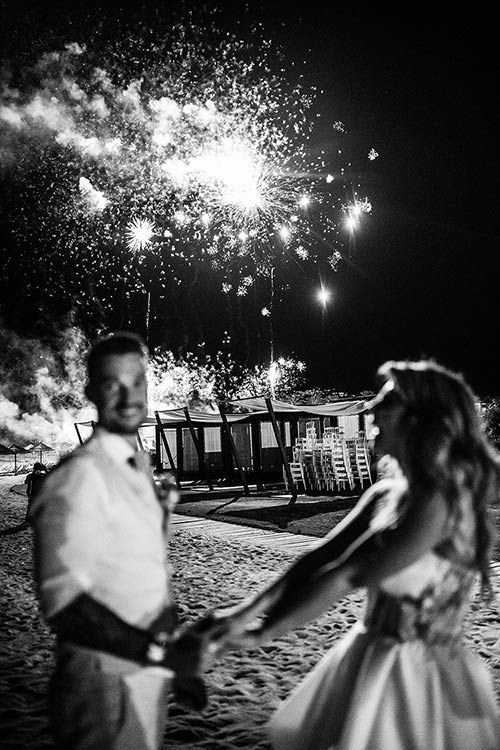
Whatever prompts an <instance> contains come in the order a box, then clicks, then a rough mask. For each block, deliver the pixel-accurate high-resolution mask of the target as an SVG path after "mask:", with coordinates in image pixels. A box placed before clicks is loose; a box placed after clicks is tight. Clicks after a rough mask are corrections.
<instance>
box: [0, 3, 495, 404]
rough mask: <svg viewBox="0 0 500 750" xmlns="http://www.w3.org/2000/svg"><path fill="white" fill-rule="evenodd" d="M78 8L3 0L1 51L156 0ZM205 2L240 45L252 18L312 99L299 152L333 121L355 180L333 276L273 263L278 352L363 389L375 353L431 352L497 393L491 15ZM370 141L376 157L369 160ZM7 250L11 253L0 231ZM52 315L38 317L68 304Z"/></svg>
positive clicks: (15, 301) (316, 377)
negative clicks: (355, 210) (355, 206)
mask: <svg viewBox="0 0 500 750" xmlns="http://www.w3.org/2000/svg"><path fill="white" fill-rule="evenodd" d="M84 5H85V7H84V8H80V7H77V8H75V7H74V6H75V3H73V2H69V1H68V2H53V3H50V4H47V5H46V6H45V7H44V4H43V3H41V2H22V0H19V1H18V2H13V1H12V0H7V1H4V2H2V3H1V7H2V19H1V20H2V28H3V32H2V35H3V39H2V41H3V48H4V50H5V54H6V57H7V58H10V59H11V60H14V61H16V60H17V63H18V64H20V61H21V62H22V59H23V55H26V54H28V52H27V51H28V50H29V49H30V45H31V46H33V44H35V46H36V45H39V48H40V49H41V46H42V45H41V42H40V40H41V39H43V40H44V42H43V43H44V44H45V43H48V41H49V40H50V38H51V35H53V37H54V40H56V41H60V40H61V39H64V38H66V39H67V40H68V41H69V40H76V39H78V40H81V41H84V40H85V35H86V34H87V33H88V30H89V29H91V28H92V26H93V24H95V22H96V20H97V19H98V18H99V17H100V16H102V15H106V16H107V17H108V18H113V16H114V15H115V14H116V15H117V16H120V17H122V18H123V17H124V16H125V17H126V16H127V15H130V17H134V16H137V14H140V13H142V14H143V17H144V18H147V17H148V14H151V16H153V15H154V14H153V10H152V8H153V7H154V6H155V5H156V6H160V5H161V3H156V4H154V3H150V4H146V5H145V6H143V7H142V8H141V6H140V4H139V5H137V4H135V6H134V9H133V10H130V9H129V8H127V7H125V6H124V4H123V3H111V2H108V3H104V4H102V3H100V4H99V3H93V2H87V3H85V4H84ZM177 5H180V4H179V3H177ZM185 5H186V8H187V7H188V4H185ZM209 5H210V4H209ZM212 5H214V6H215V5H216V6H218V7H220V8H221V9H222V10H223V13H222V14H221V16H220V22H221V23H222V24H224V25H225V27H227V29H228V30H232V31H234V32H235V33H236V34H237V35H238V36H240V37H245V35H246V36H247V37H248V38H251V35H252V28H253V24H255V23H256V22H259V23H261V24H262V30H263V34H264V35H265V36H266V37H268V38H271V39H274V40H275V41H276V45H277V46H280V47H281V48H282V50H283V60H282V61H281V62H280V61H279V60H276V63H275V64H276V66H277V68H280V67H282V68H284V69H285V70H287V71H288V75H291V76H293V75H296V74H297V73H298V72H301V73H303V75H304V77H305V81H306V83H307V84H309V85H314V86H316V87H317V88H318V91H319V93H318V95H317V99H316V102H315V104H314V107H315V110H316V111H318V112H320V113H321V118H319V119H318V122H317V125H316V126H315V128H314V131H313V133H312V135H311V139H310V143H309V147H310V150H312V151H313V152H314V151H316V152H317V153H318V154H319V153H320V152H321V151H324V152H326V153H329V152H330V151H332V149H334V148H335V147H336V141H335V135H334V133H333V130H332V126H331V124H332V122H335V121H341V122H342V123H344V125H345V128H346V132H347V136H346V138H345V148H346V153H347V152H348V157H349V159H350V163H351V164H352V171H353V176H354V178H355V179H356V180H358V181H359V183H360V184H361V188H360V194H361V195H363V196H365V195H366V196H368V197H369V199H370V201H371V203H372V206H373V209H372V212H371V213H370V214H367V215H366V216H363V220H362V222H361V225H360V227H359V229H358V230H357V231H356V233H355V236H354V238H353V239H352V240H351V241H350V242H349V240H348V239H347V237H346V244H345V247H344V252H343V255H344V259H343V261H342V262H341V263H340V264H339V266H338V269H337V270H336V271H335V272H334V271H333V270H332V269H331V268H330V267H328V266H327V265H326V264H321V263H319V264H318V265H317V266H316V267H314V266H308V268H307V272H305V271H304V270H302V269H301V268H298V267H295V266H293V267H291V268H279V267H277V269H276V283H277V292H276V299H275V304H274V308H273V329H274V351H275V356H277V357H278V356H295V357H296V358H298V359H301V360H303V361H305V362H306V364H307V370H308V375H309V382H310V385H317V386H323V387H328V388H338V389H341V390H345V391H348V392H351V393H357V392H359V391H361V390H363V389H369V388H371V387H372V385H373V373H374V371H375V369H376V367H377V366H378V365H379V364H381V363H382V362H383V361H384V360H385V359H387V358H404V357H412V358H413V357H420V356H428V357H434V358H436V359H437V360H438V361H440V362H442V363H443V364H445V365H448V366H450V367H452V368H453V369H457V370H460V371H462V372H463V373H464V374H465V376H466V377H467V379H468V380H469V381H470V383H471V385H472V386H473V388H474V389H475V390H476V391H477V392H478V393H479V394H480V395H483V396H486V395H498V394H499V393H500V383H499V378H498V376H497V361H498V356H497V352H496V350H497V339H498V335H497V330H498V319H499V316H498V312H497V306H498V278H499V270H500V260H499V249H500V248H499V235H500V231H499V228H498V227H499V223H498V218H497V213H498V198H499V191H498V188H497V184H498V177H497V162H498V145H497V138H498V132H499V130H498V124H499V123H498V116H497V113H496V111H497V110H498V73H497V70H498V65H497V62H496V59H495V48H496V43H495V40H494V38H493V34H494V30H493V28H492V25H491V24H488V19H483V18H473V19H472V20H471V18H470V17H469V16H470V11H469V13H467V14H465V13H464V14H461V13H460V12H459V11H457V10H455V11H454V12H453V16H452V17H451V18H446V19H433V18H432V16H431V15H428V14H424V11H423V10H420V11H419V13H416V14H415V16H414V17H407V16H405V17H403V15H401V16H395V15H393V14H392V13H389V12H382V13H380V14H376V13H375V12H362V11H361V10H358V9H357V8H355V7H353V8H348V7H347V6H345V5H343V6H342V8H341V9H340V8H339V7H338V4H334V3H331V4H330V6H329V7H330V10H325V8H326V7H327V6H326V4H325V3H323V2H318V1H317V0H309V1H307V2H304V3H302V4H298V3H282V2H265V1H264V0H262V2H248V3H243V2H237V1H236V0H233V2H227V3H213V4H212ZM292 63H293V65H292ZM370 148H373V149H375V150H376V152H377V153H378V154H379V156H378V158H377V159H376V160H375V161H374V162H373V163H372V164H370V165H367V163H366V154H367V151H368V149H370ZM4 230H5V226H4ZM5 231H8V227H7V230H5ZM7 246H8V247H9V248H10V250H9V252H11V253H12V245H9V240H7ZM320 283H323V284H324V285H325V286H326V287H327V288H328V289H329V290H330V291H331V300H330V301H329V303H328V305H327V307H326V309H325V310H323V309H322V307H321V305H320V304H319V303H318V301H317V300H316V298H315V294H316V291H317V289H318V287H319V285H320ZM207 284H208V282H207ZM15 285H16V290H17V291H16V293H15V294H14V292H13V291H12V284H8V285H7V284H4V286H3V289H2V294H3V300H2V310H1V314H2V316H3V318H4V320H5V321H6V323H7V325H10V326H11V327H12V328H14V329H17V330H19V331H20V332H21V333H25V334H28V333H31V332H32V331H33V330H34V331H36V330H39V329H40V320H39V319H38V318H37V314H36V310H35V308H36V307H37V306H39V303H40V300H39V298H37V300H36V304H35V305H34V307H33V303H32V301H30V299H29V294H28V295H27V296H26V298H25V299H24V298H23V294H24V292H23V284H22V279H20V278H19V277H18V278H17V279H16V282H15ZM215 300H216V293H215V292H214V289H213V288H212V286H210V285H209V284H208V286H207V288H206V289H205V290H204V292H200V295H199V300H198V303H197V305H198V309H197V311H196V315H197V317H198V318H199V319H200V321H201V322H200V327H201V329H203V330H202V335H203V338H204V340H205V341H206V342H207V345H208V346H209V347H210V346H212V347H214V348H215V347H217V344H218V343H219V342H220V339H221V335H222V333H221V332H222V330H223V328H224V315H225V312H224V310H225V308H224V300H222V301H221V302H220V303H219V302H217V303H216V301H215ZM152 303H153V307H154V311H153V314H155V311H156V312H157V313H158V315H157V316H156V317H155V318H154V320H152V323H151V338H152V341H151V343H152V344H153V346H154V345H158V344H161V343H166V344H169V343H172V341H171V340H170V338H169V337H168V336H165V334H164V330H163V328H164V326H165V325H168V324H169V323H168V316H163V317H162V315H161V314H160V313H161V311H160V306H161V305H164V304H166V303H165V301H161V300H160V299H159V298H158V299H155V298H154V297H153V298H152ZM254 303H255V300H254ZM141 304H143V303H141ZM245 304H246V301H245V300H242V302H241V314H242V315H243V316H245V315H246V313H245ZM250 304H251V303H250V300H248V305H249V310H248V320H249V321H250V322H249V325H251V313H250ZM30 305H31V308H30ZM195 306H196V305H195ZM14 308H16V310H17V311H16V312H15V311H14ZM50 309H51V310H52V313H50V312H49V313H46V315H50V314H53V315H56V316H57V314H60V315H63V314H64V313H66V312H67V307H65V308H64V307H61V308H60V309H59V310H56V309H55V308H54V307H52V308H50ZM130 309H131V311H132V312H131V315H132V316H133V315H134V314H135V315H137V318H136V320H134V319H133V317H132V318H131V319H130V320H128V321H125V323H126V324H128V325H129V326H130V327H136V328H137V329H138V330H139V331H140V332H141V333H142V332H143V330H142V329H143V320H144V309H143V308H142V310H141V309H139V308H138V307H136V308H135V312H134V308H133V307H131V308H130ZM20 310H25V311H26V314H24V315H23V314H22V313H21V312H20ZM30 310H31V312H30ZM185 314H186V315H187V314H188V313H185ZM165 321H166V322H165ZM123 322H124V321H123V318H122V319H118V318H117V317H115V318H113V317H111V319H108V321H107V323H108V324H111V325H117V324H118V323H123ZM92 324H93V325H95V324H96V321H95V320H93V323H92ZM171 324H172V325H174V324H173V323H171ZM37 326H38V328H37ZM265 348H266V347H265V345H264V344H262V345H261V348H260V349H259V351H258V355H259V356H260V357H261V359H262V358H265V356H266V354H265ZM254 363H255V362H254Z"/></svg>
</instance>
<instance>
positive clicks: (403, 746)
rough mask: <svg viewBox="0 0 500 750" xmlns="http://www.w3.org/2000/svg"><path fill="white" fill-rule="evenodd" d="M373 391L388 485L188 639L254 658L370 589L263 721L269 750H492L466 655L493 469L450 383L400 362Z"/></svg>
mask: <svg viewBox="0 0 500 750" xmlns="http://www.w3.org/2000/svg"><path fill="white" fill-rule="evenodd" d="M379 377H380V380H381V388H380V391H379V393H378V395H377V396H376V397H375V399H374V400H373V401H372V402H371V404H370V405H369V408H370V409H371V411H372V413H373V415H374V423H375V428H376V431H377V432H378V434H377V435H376V438H375V442H376V446H375V447H376V449H377V450H378V451H380V454H381V455H387V456H390V457H391V458H392V465H393V467H395V470H394V471H393V472H392V476H391V475H390V474H387V475H386V476H385V477H384V478H383V479H381V480H380V481H378V482H376V483H375V484H374V485H373V486H372V487H370V488H369V489H368V490H367V491H366V492H365V493H364V494H363V496H362V497H361V499H360V500H359V502H358V503H357V505H356V507H355V508H354V509H353V510H352V512H351V513H350V514H349V515H348V516H347V517H346V518H345V519H344V520H343V521H342V522H341V523H339V524H338V526H336V528H335V529H333V530H332V531H331V532H330V533H329V534H328V535H327V536H326V537H325V538H324V539H322V540H321V541H319V542H318V543H317V544H316V545H315V547H314V548H313V549H312V550H311V551H310V552H308V553H307V554H306V555H304V556H303V557H302V558H300V559H299V560H298V561H297V562H296V563H295V564H293V565H292V566H291V567H290V568H289V569H288V570H287V571H286V572H285V573H284V574H283V575H282V576H280V577H279V578H278V579H277V580H276V581H275V582H274V583H272V584H271V585H270V586H268V587H267V588H266V589H265V590H264V591H262V592H261V593H260V594H257V595H256V596H254V597H251V598H250V599H248V600H247V601H245V602H243V603H242V604H241V605H237V606H235V607H233V608H231V609H227V610H220V611H218V612H217V611H216V612H215V613H214V614H213V615H212V616H210V615H209V616H207V617H205V618H204V619H202V620H201V621H199V623H198V625H196V624H195V625H194V626H192V627H191V631H192V632H194V631H195V630H196V628H198V633H199V634H203V633H205V634H206V637H207V639H208V641H209V642H208V645H207V653H208V652H210V651H211V652H212V653H214V652H217V650H220V651H222V650H223V649H225V648H234V647H235V646H237V645H241V646H247V647H255V646H260V645H262V644H263V643H265V642H266V641H269V640H270V639H272V638H275V637H278V636H281V635H283V634H285V633H287V632H288V631H290V630H291V629H294V628H298V627H300V626H302V625H303V624H304V623H307V622H309V621H310V620H313V619H314V618H316V617H318V616H319V615H321V614H323V613H324V612H326V611H327V610H328V609H329V608H330V607H332V605H333V604H334V603H335V602H336V601H338V600H339V599H340V598H342V597H343V596H345V595H346V594H348V593H349V592H351V591H352V590H353V589H355V588H357V587H366V588H367V590H368V597H367V605H366V611H365V614H364V617H363V618H362V621H361V622H359V623H358V624H357V625H356V626H355V627H353V628H352V629H351V631H350V633H349V634H348V635H346V636H345V637H344V638H343V639H341V640H340V641H339V642H338V643H337V644H335V645H334V646H333V647H332V648H331V649H330V650H329V651H328V652H327V653H326V655H325V656H324V657H323V659H322V660H321V661H320V662H319V664H318V665H317V666H316V667H315V668H314V669H313V670H312V671H311V672H310V673H309V674H308V675H307V677H306V678H305V680H304V681H303V682H301V683H300V684H299V685H298V686H297V687H296V688H295V689H294V691H293V692H292V693H291V695H290V696H289V697H288V699H287V700H285V701H284V703H283V704H282V705H281V706H280V707H278V709H277V711H276V713H275V714H274V716H273V717H272V718H271V721H270V725H269V733H270V737H271V743H272V746H273V748H275V750H327V749H328V750H498V748H500V708H499V706H498V704H497V702H496V700H495V693H494V690H493V684H492V679H491V676H490V674H489V672H488V669H487V667H486V665H485V663H484V661H482V659H481V657H480V656H479V655H477V654H475V653H472V652H470V651H469V650H468V649H466V648H465V647H464V645H463V644H462V622H463V619H464V616H465V614H466V612H467V609H468V605H469V601H470V598H471V594H472V592H473V590H474V588H475V585H476V582H477V581H478V578H479V579H480V586H481V592H482V594H483V595H485V596H488V594H489V592H490V582H489V555H490V550H491V540H492V533H491V528H490V523H489V518H488V506H490V505H494V504H497V503H498V501H499V491H500V469H499V461H498V456H497V455H496V453H495V452H494V450H493V449H492V447H491V446H490V444H489V443H488V440H487V438H486V435H485V431H484V428H483V424H482V421H481V418H480V416H479V414H478V410H477V408H476V403H475V400H476V399H475V398H474V396H473V394H472V392H471V390H470V389H469V387H468V386H467V384H466V383H465V382H464V380H463V378H462V377H461V376H460V375H457V374H455V373H452V372H450V371H448V370H446V369H445V368H443V367H441V366H439V365H437V364H435V363H433V362H430V361H420V362H410V361H403V362H387V363H386V364H385V365H383V366H382V367H381V368H380V369H379ZM386 465H387V466H388V465H389V463H387V464H386ZM210 623H211V627H212V635H211V637H208V634H209V632H210ZM255 658H258V657H257V655H256V657H255ZM299 658H300V657H299Z"/></svg>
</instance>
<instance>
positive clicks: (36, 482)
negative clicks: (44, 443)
mask: <svg viewBox="0 0 500 750" xmlns="http://www.w3.org/2000/svg"><path fill="white" fill-rule="evenodd" d="M46 476H47V469H46V467H45V465H44V464H42V463H40V462H38V461H37V462H35V463H34V464H33V471H31V472H30V473H29V474H28V475H27V476H26V479H25V480H24V483H25V484H26V494H27V495H28V507H27V508H26V518H25V523H29V512H30V505H31V502H32V500H33V498H34V497H35V496H36V495H37V494H38V493H39V492H40V490H41V488H42V484H43V482H44V479H45V477H46Z"/></svg>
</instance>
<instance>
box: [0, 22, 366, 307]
mask: <svg viewBox="0 0 500 750" xmlns="http://www.w3.org/2000/svg"><path fill="white" fill-rule="evenodd" d="M186 29H189V35H188V33H187V31H186ZM256 49H258V50H259V51H258V52H257V51H256ZM250 52H251V54H249V49H248V44H247V43H245V42H243V41H241V40H238V39H237V38H236V37H233V36H228V35H227V34H223V33H222V32H221V31H219V30H217V29H216V28H213V27H211V28H209V29H208V27H206V26H205V27H203V28H202V27H201V26H200V27H197V26H196V25H195V24H194V23H192V22H190V21H188V22H187V23H185V24H176V25H175V24H174V25H173V26H172V27H171V28H170V30H169V31H168V32H167V33H164V32H163V36H160V35H156V36H155V35H154V34H152V33H147V34H146V33H144V31H142V32H137V34H136V36H135V37H131V36H129V37H127V38H124V39H122V40H121V41H119V42H118V43H115V44H113V45H112V46H109V45H104V47H102V46H99V45H98V44H97V43H96V44H95V45H93V44H92V43H88V44H87V45H84V44H79V43H77V42H71V43H68V44H67V45H66V47H65V48H64V49H63V50H59V51H51V52H48V53H47V54H45V55H44V56H42V58H41V59H40V60H39V61H38V62H37V64H36V66H35V67H34V69H33V70H31V71H29V72H26V76H25V80H20V81H18V82H17V86H13V85H12V83H11V84H10V85H9V86H8V87H5V88H4V91H3V95H2V99H1V103H0V121H1V123H2V125H3V127H2V133H3V135H2V142H1V144H0V147H1V150H0V156H1V159H2V167H3V171H4V174H6V175H7V176H8V177H9V178H10V181H11V183H12V182H14V183H15V187H16V189H17V191H18V195H19V196H21V198H22V200H21V203H22V204H23V208H22V209H21V210H20V209H19V205H18V204H16V205H15V206H13V207H12V209H11V212H10V222H11V228H12V233H13V234H14V235H15V236H16V240H17V247H18V249H19V248H21V249H22V248H23V247H29V248H30V252H33V246H34V244H36V247H37V248H38V250H37V252H38V254H39V257H38V259H37V258H36V257H35V258H34V259H33V260H32V261H29V262H32V263H33V264H35V265H36V263H37V262H38V261H40V260H41V259H42V258H43V259H44V262H45V263H49V260H50V259H56V258H60V259H64V261H65V263H64V266H65V269H66V271H65V275H64V276H63V278H62V279H61V288H60V289H58V287H57V283H54V285H53V292H52V293H53V294H54V295H57V294H59V293H60V292H61V291H64V292H65V293H67V292H68V290H70V291H71V288H72V286H73V293H74V289H77V288H78V284H79V283H80V280H81V279H88V278H92V279H94V284H95V288H96V289H97V288H98V291H99V296H100V298H101V300H103V304H104V305H105V306H106V305H107V306H108V307H111V306H112V305H113V303H114V288H115V287H116V285H117V284H121V285H122V288H126V289H127V290H128V292H129V291H131V290H134V289H140V288H142V287H143V283H144V282H143V276H142V275H141V274H140V273H138V268H137V263H139V262H142V261H141V257H138V251H140V252H139V256H140V253H144V252H145V251H147V254H148V256H149V258H150V262H149V271H148V272H149V273H150V275H151V276H154V277H155V279H157V280H158V282H159V283H160V284H161V285H162V286H166V285H167V284H169V283H176V284H181V283H182V281H183V280H184V279H185V278H186V276H187V275H189V269H190V268H192V267H193V266H201V265H207V266H208V267H209V268H210V269H211V270H212V271H214V272H215V273H217V274H218V275H219V277H220V280H219V284H220V288H221V289H222V290H223V291H226V292H229V291H230V290H233V291H234V293H235V294H236V295H237V296H242V295H245V294H246V293H247V291H248V289H249V288H250V287H251V286H252V284H253V283H254V281H255V279H256V278H257V277H259V276H265V275H267V274H268V273H269V269H270V268H271V267H273V266H275V265H277V264H278V263H282V262H283V263H286V262H288V261H289V260H293V262H300V263H302V262H314V261H317V260H318V259H319V258H323V259H325V260H327V261H328V262H330V264H331V265H332V267H335V266H336V264H337V263H338V260H339V259H340V258H341V257H342V240H341V236H342V231H343V230H342V226H341V222H340V219H341V218H342V214H343V213H345V208H344V207H343V200H345V196H343V193H342V183H343V180H342V174H343V173H344V166H343V165H341V164H340V163H337V164H332V163H331V162H330V163H329V164H328V169H327V165H326V164H325V161H324V158H323V157H320V158H317V159H315V160H311V159H310V158H309V157H308V139H309V137H310V133H311V128H312V120H313V118H312V117H311V116H310V114H309V113H310V109H311V106H312V102H313V99H314V96H313V93H314V92H312V91H310V90H306V89H305V87H304V86H303V85H291V84H289V83H287V81H286V79H285V78H281V77H279V76H277V75H276V74H274V73H273V72H272V71H271V68H270V63H269V60H270V59H271V45H270V43H269V42H266V41H265V40H262V39H260V40H258V41H256V43H255V49H252V50H251V51H250ZM272 52H273V54H275V52H276V50H275V48H273V49H272ZM34 78H35V79H37V80H38V86H37V87H35V88H33V86H32V85H31V83H30V86H28V85H27V81H28V80H29V81H30V82H32V80H33V79H34ZM342 127H343V126H342ZM342 127H341V124H339V123H335V124H334V130H335V131H336V132H337V133H341V132H342ZM338 158H340V157H338ZM334 170H335V172H334V174H335V179H334V176H333V175H332V174H331V172H332V171H334ZM337 186H338V187H337ZM334 188H335V191H337V192H335V191H334ZM356 205H358V204H356ZM359 205H360V206H362V205H363V204H362V203H359ZM363 210H365V209H363ZM144 216H147V217H150V218H147V219H146V218H142V217H144ZM35 238H36V242H34V239H35ZM68 261H71V262H68ZM27 262H28V261H27ZM70 274H72V275H71V276H70ZM62 285H64V286H62ZM128 292H127V293H128Z"/></svg>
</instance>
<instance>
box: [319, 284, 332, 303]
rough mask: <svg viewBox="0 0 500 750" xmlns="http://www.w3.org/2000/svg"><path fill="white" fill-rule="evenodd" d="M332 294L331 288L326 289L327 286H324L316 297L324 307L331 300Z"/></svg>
mask: <svg viewBox="0 0 500 750" xmlns="http://www.w3.org/2000/svg"><path fill="white" fill-rule="evenodd" d="M331 296H332V293H331V292H330V290H329V289H326V287H324V286H322V287H321V289H320V290H319V291H318V292H317V294H316V298H317V299H318V301H319V302H320V303H321V305H322V306H323V307H326V306H327V304H328V302H329V301H330V298H331Z"/></svg>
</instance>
